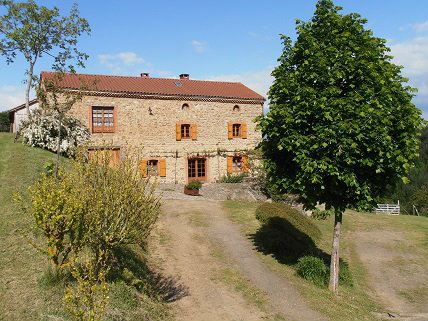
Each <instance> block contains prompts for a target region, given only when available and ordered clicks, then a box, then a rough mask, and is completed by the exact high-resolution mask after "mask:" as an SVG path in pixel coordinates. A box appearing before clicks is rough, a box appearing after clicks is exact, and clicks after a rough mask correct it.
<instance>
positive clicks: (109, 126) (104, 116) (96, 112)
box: [92, 107, 115, 133]
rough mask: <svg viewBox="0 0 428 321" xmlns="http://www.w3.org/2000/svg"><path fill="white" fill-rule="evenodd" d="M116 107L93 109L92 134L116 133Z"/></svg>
mask: <svg viewBox="0 0 428 321" xmlns="http://www.w3.org/2000/svg"><path fill="white" fill-rule="evenodd" d="M114 131H115V115H114V107H92V132H93V133H114Z"/></svg>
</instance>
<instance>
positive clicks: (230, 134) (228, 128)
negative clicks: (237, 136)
mask: <svg viewBox="0 0 428 321" xmlns="http://www.w3.org/2000/svg"><path fill="white" fill-rule="evenodd" d="M227 137H228V138H229V139H232V138H233V132H232V123H228V124H227Z"/></svg>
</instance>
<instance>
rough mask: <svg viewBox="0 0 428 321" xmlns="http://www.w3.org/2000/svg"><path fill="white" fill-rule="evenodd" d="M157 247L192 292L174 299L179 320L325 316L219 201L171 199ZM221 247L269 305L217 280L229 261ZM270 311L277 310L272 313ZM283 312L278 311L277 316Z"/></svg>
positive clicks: (171, 271) (169, 269) (168, 271)
mask: <svg viewBox="0 0 428 321" xmlns="http://www.w3.org/2000/svg"><path fill="white" fill-rule="evenodd" d="M163 210H164V214H163V215H162V217H161V218H160V221H159V224H158V228H157V236H158V241H159V243H158V245H157V246H156V249H155V250H154V252H155V253H156V254H155V255H156V256H157V257H158V259H159V260H160V261H161V264H160V265H161V266H162V267H164V269H165V270H164V273H166V274H169V275H172V276H175V277H179V278H180V281H181V282H182V284H183V285H185V286H186V287H187V289H188V294H189V295H187V296H185V297H183V298H181V299H180V300H177V301H176V302H174V303H173V304H174V305H175V307H176V308H177V309H178V313H177V319H178V320H196V321H198V320H200V321H202V320H204V321H205V320H220V321H221V320H249V321H251V320H265V319H266V318H273V316H274V315H275V314H279V315H282V316H283V317H285V318H286V319H287V320H288V319H290V320H323V319H324V318H323V317H322V316H321V315H320V314H318V313H317V312H315V311H313V310H311V309H310V308H309V307H308V306H307V305H306V304H305V302H304V301H303V299H302V298H301V297H300V296H299V294H298V293H297V291H296V290H295V289H294V288H292V287H291V286H290V285H289V284H288V283H287V282H286V281H285V280H284V279H283V278H281V277H280V276H279V275H277V274H276V272H273V271H272V270H270V269H269V268H268V267H267V266H266V265H265V264H264V263H263V262H261V261H260V259H259V258H258V257H257V255H256V253H255V251H254V250H253V248H252V244H251V243H250V241H249V240H247V239H245V238H244V237H242V236H241V233H240V231H239V228H238V227H236V226H235V225H233V224H232V223H231V222H230V221H229V220H228V219H227V216H226V214H225V213H224V211H223V210H222V209H221V204H220V203H218V202H214V201H188V200H185V201H184V200H173V201H167V202H166V204H164V206H163ZM213 248H214V250H215V249H216V248H220V249H221V251H223V252H224V253H225V255H226V256H227V261H228V265H229V266H231V267H232V268H233V269H236V270H237V271H239V273H242V275H243V276H244V277H245V278H246V279H247V280H248V281H249V282H250V283H251V284H252V285H253V286H255V287H256V288H258V289H259V290H260V291H261V292H262V293H264V296H265V297H266V305H267V306H269V308H267V309H266V310H265V311H263V309H261V308H260V306H257V305H255V304H251V302H248V300H246V299H245V298H244V296H243V295H242V293H240V292H238V291H236V290H235V289H234V288H233V287H231V286H230V285H229V286H228V285H227V284H224V283H221V282H217V281H216V273H217V272H218V271H219V270H221V269H222V268H224V261H221V260H219V259H218V258H216V255H213ZM266 311H270V312H271V311H273V313H269V315H267V313H266ZM277 317H278V316H277Z"/></svg>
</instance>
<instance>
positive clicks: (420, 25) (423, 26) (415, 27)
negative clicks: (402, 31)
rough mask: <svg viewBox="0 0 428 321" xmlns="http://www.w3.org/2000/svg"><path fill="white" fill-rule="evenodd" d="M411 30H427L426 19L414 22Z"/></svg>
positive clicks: (427, 23) (427, 22)
mask: <svg viewBox="0 0 428 321" xmlns="http://www.w3.org/2000/svg"><path fill="white" fill-rule="evenodd" d="M412 28H413V30H415V31H416V32H428V21H425V22H421V23H415V24H414V25H412Z"/></svg>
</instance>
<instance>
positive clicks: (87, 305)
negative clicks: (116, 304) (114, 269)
mask: <svg viewBox="0 0 428 321" xmlns="http://www.w3.org/2000/svg"><path fill="white" fill-rule="evenodd" d="M71 273H72V275H73V277H74V278H75V279H76V281H77V284H76V285H75V286H68V287H67V288H66V289H65V293H64V297H63V302H64V304H65V307H66V310H67V311H68V312H69V313H70V314H71V316H72V317H73V319H75V320H78V321H100V320H101V319H102V317H103V315H104V311H105V309H106V306H107V303H108V298H109V297H108V294H109V289H108V286H107V282H106V275H107V273H108V268H107V267H104V268H103V269H101V270H100V269H98V264H97V262H95V261H94V258H86V260H85V261H84V262H83V263H81V264H78V263H76V262H74V264H73V270H72V272H71Z"/></svg>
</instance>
